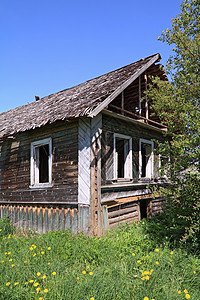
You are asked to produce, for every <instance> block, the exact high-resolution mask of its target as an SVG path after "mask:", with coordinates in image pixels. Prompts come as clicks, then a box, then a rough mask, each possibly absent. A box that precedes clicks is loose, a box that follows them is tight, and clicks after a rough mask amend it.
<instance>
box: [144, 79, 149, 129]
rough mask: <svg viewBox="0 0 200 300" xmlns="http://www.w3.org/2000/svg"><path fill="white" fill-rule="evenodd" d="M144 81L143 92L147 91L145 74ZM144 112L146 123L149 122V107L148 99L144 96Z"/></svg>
mask: <svg viewBox="0 0 200 300" xmlns="http://www.w3.org/2000/svg"><path fill="white" fill-rule="evenodd" d="M144 80H145V92H146V91H147V74H145V75H144ZM145 110H146V120H147V123H148V120H149V105H148V97H147V95H146V97H145Z"/></svg>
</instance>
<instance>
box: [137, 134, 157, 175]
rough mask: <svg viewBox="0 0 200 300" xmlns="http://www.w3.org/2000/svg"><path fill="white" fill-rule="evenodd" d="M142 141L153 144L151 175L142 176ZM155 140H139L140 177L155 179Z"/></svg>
mask: <svg viewBox="0 0 200 300" xmlns="http://www.w3.org/2000/svg"><path fill="white" fill-rule="evenodd" d="M142 143H143V144H148V145H151V155H150V165H151V176H150V177H147V176H146V177H142ZM153 151H154V142H152V141H150V140H146V139H140V140H139V179H143V178H144V179H153V178H154V152H153Z"/></svg>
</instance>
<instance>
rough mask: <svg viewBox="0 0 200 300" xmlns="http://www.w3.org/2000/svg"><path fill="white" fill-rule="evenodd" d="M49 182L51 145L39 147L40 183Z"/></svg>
mask: <svg viewBox="0 0 200 300" xmlns="http://www.w3.org/2000/svg"><path fill="white" fill-rule="evenodd" d="M46 182H49V145H44V146H41V147H39V183H46Z"/></svg>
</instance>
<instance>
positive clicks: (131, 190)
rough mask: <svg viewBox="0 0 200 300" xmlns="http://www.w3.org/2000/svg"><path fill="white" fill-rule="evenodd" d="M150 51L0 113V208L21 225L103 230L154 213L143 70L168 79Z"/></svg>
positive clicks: (157, 203) (154, 125) (154, 122)
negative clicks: (98, 74) (122, 64)
mask: <svg viewBox="0 0 200 300" xmlns="http://www.w3.org/2000/svg"><path fill="white" fill-rule="evenodd" d="M159 61H160V55H159V54H154V55H152V56H149V57H147V58H144V59H141V60H139V61H137V62H134V63H132V64H130V65H127V66H125V67H122V68H120V69H118V70H115V71H112V72H110V73H108V74H105V75H102V76H100V77H97V78H95V79H92V80H89V81H87V82H85V83H82V84H79V85H77V86H75V87H72V88H69V89H66V90H63V91H61V92H58V93H55V94H52V95H49V96H47V97H44V98H42V99H38V98H37V99H36V100H37V101H34V102H32V103H29V104H27V105H24V106H21V107H18V108H15V109H12V110H10V111H7V112H4V113H1V114H0V212H1V217H3V216H4V215H5V214H8V215H9V216H10V219H11V221H12V222H13V223H15V224H16V225H18V226H21V227H22V228H34V229H35V230H38V231H39V232H47V231H49V230H64V229H67V228H70V229H71V230H72V231H73V232H77V231H84V232H89V233H91V234H98V235H100V234H102V233H103V232H104V231H105V229H106V228H109V227H113V226H115V225H116V224H119V223H120V222H132V221H137V220H140V219H141V218H145V217H149V216H151V215H155V214H156V213H157V212H158V211H159V210H160V209H161V204H162V203H161V199H159V198H158V199H153V198H152V194H151V189H150V188H148V187H147V185H148V184H150V185H151V186H153V185H158V184H159V183H160V182H161V178H160V175H159V171H158V165H159V163H160V161H159V157H158V155H154V152H153V150H154V148H155V147H156V143H155V140H159V141H161V142H162V141H163V140H164V139H165V137H164V135H163V132H164V131H166V130H167V128H166V126H164V125H162V124H161V123H160V121H159V119H158V118H157V117H156V116H153V117H152V116H151V114H152V108H151V102H150V101H148V99H147V97H146V98H145V97H144V98H145V99H144V101H141V99H142V98H143V96H144V91H145V90H146V89H147V86H148V80H149V79H148V78H149V77H148V75H154V76H156V75H157V76H159V77H161V78H162V79H164V80H166V79H167V78H166V75H165V73H164V71H163V70H162V68H160V64H159V63H158V62H159Z"/></svg>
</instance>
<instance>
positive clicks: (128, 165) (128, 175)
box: [113, 133, 133, 180]
mask: <svg viewBox="0 0 200 300" xmlns="http://www.w3.org/2000/svg"><path fill="white" fill-rule="evenodd" d="M116 138H121V139H124V140H127V142H128V150H127V151H126V161H125V164H124V178H122V179H124V180H132V179H133V175H132V174H133V172H132V168H133V167H132V137H131V136H128V135H123V134H119V133H114V147H113V158H114V178H113V180H118V179H119V178H118V155H117V151H116ZM120 179H121V178H120Z"/></svg>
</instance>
